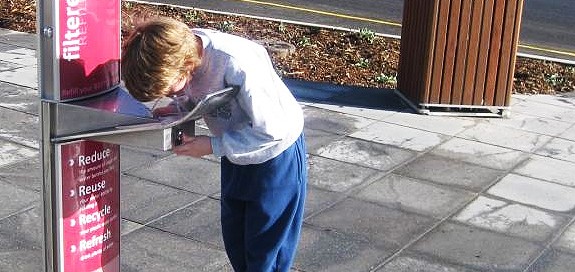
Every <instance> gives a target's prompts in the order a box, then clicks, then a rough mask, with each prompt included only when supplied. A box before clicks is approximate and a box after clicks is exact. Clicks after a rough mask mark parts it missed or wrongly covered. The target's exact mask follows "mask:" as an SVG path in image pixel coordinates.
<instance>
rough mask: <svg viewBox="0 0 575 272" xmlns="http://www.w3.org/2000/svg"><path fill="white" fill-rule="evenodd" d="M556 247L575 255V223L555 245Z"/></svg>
mask: <svg viewBox="0 0 575 272" xmlns="http://www.w3.org/2000/svg"><path fill="white" fill-rule="evenodd" d="M555 246H557V247H559V248H561V249H564V250H568V251H570V252H571V253H572V254H575V223H573V224H571V226H570V227H569V228H567V230H565V232H564V233H563V234H562V235H561V237H560V238H559V240H557V242H556V243H555Z"/></svg>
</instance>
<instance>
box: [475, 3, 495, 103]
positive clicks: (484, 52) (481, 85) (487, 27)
mask: <svg viewBox="0 0 575 272" xmlns="http://www.w3.org/2000/svg"><path fill="white" fill-rule="evenodd" d="M494 4H495V2H494V0H485V5H484V6H483V16H482V17H483V18H482V23H481V37H480V40H479V52H478V57H477V60H478V61H477V69H476V70H475V90H474V92H473V105H480V106H483V105H484V102H483V94H484V92H485V75H486V73H487V59H488V58H489V46H490V44H491V42H490V40H491V23H492V20H493V7H494Z"/></svg>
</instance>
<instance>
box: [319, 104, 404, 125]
mask: <svg viewBox="0 0 575 272" xmlns="http://www.w3.org/2000/svg"><path fill="white" fill-rule="evenodd" d="M312 106H314V107H316V108H321V109H326V110H330V111H334V112H339V113H346V114H350V115H355V116H360V117H364V118H369V119H374V120H380V121H381V120H384V119H386V118H387V117H389V116H393V115H395V114H396V113H397V112H396V111H389V110H382V109H370V108H362V107H349V106H344V105H333V104H322V103H313V104H312Z"/></svg>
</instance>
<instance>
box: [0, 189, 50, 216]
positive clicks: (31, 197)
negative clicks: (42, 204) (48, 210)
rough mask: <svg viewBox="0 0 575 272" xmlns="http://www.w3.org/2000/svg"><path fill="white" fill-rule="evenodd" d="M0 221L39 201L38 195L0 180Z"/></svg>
mask: <svg viewBox="0 0 575 272" xmlns="http://www.w3.org/2000/svg"><path fill="white" fill-rule="evenodd" d="M0 199H2V200H9V201H2V205H0V219H2V218H4V217H7V216H10V215H13V214H16V213H19V212H22V211H23V210H27V209H29V208H30V207H32V206H34V205H35V204H37V203H38V201H40V200H41V198H40V194H39V193H37V192H34V191H31V190H28V189H23V188H21V187H17V186H14V185H12V184H9V183H6V182H4V181H1V180H0Z"/></svg>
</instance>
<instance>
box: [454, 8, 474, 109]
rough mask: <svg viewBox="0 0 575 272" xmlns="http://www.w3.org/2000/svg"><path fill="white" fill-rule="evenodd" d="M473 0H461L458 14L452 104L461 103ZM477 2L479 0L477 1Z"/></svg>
mask: <svg viewBox="0 0 575 272" xmlns="http://www.w3.org/2000/svg"><path fill="white" fill-rule="evenodd" d="M472 2H473V1H462V3H461V14H460V16H459V30H458V31H459V34H458V37H457V40H458V43H457V54H456V56H455V67H454V73H453V87H451V101H450V104H452V105H461V102H462V96H463V84H464V83H463V81H464V79H465V72H466V67H467V56H468V55H469V53H470V52H469V51H468V48H469V36H470V27H471V15H472V14H471V6H472ZM477 2H479V1H477Z"/></svg>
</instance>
